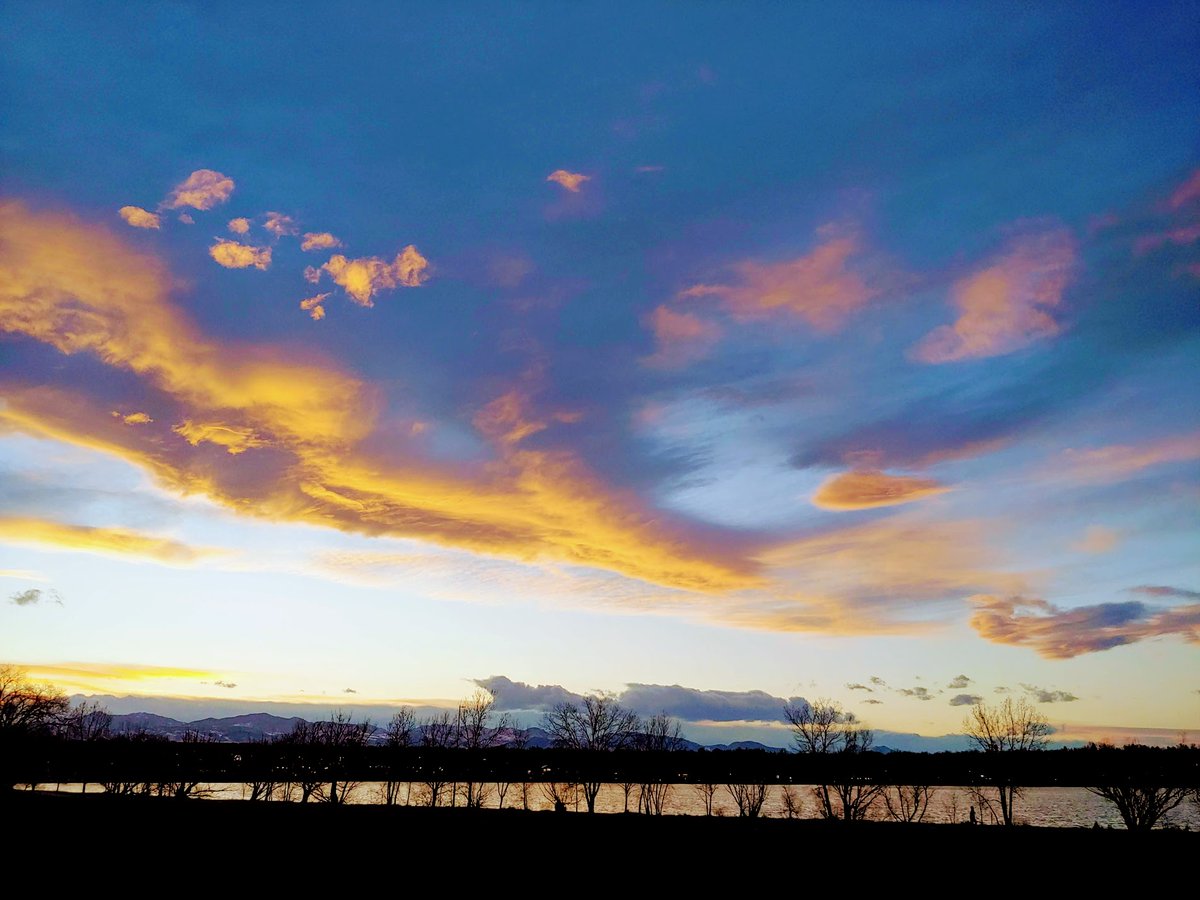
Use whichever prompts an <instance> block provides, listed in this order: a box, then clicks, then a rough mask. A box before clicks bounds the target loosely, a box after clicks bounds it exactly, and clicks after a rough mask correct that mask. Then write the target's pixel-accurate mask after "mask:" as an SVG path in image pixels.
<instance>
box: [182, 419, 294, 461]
mask: <svg viewBox="0 0 1200 900" xmlns="http://www.w3.org/2000/svg"><path fill="white" fill-rule="evenodd" d="M171 430H172V431H173V432H175V433H176V434H177V435H179V436H180V437H181V438H183V439H184V440H185V441H187V442H188V443H189V444H191V445H192V446H193V447H197V446H199V445H200V444H203V443H209V444H216V445H217V446H220V447H224V448H225V450H226V451H227V452H228V453H229V454H231V455H233V456H237V455H238V454H239V453H245V452H246V451H247V450H253V449H254V448H256V447H268V446H270V441H267V440H264V439H263V438H261V437H259V436H258V435H257V434H255V433H254V431H253V430H252V429H250V428H245V427H238V426H236V425H222V424H221V423H220V422H193V421H191V420H190V419H184V421H183V422H181V423H180V424H178V425H176V426H175V427H174V428H172V429H171Z"/></svg>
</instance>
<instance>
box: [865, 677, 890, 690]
mask: <svg viewBox="0 0 1200 900" xmlns="http://www.w3.org/2000/svg"><path fill="white" fill-rule="evenodd" d="M867 681H869V682H871V684H873V685H875V687H881V688H885V687H887V686H888V685H887V682H886V681H884V680H883V679H882V678H880V677H879V676H878V675H872V676H871V677H870V678H868V679H867Z"/></svg>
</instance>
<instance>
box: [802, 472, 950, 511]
mask: <svg viewBox="0 0 1200 900" xmlns="http://www.w3.org/2000/svg"><path fill="white" fill-rule="evenodd" d="M948 490H950V489H949V488H948V487H946V486H944V485H942V484H940V483H939V482H937V481H934V480H933V479H932V478H914V477H912V476H910V475H888V474H887V473H886V472H881V471H879V470H878V469H859V470H856V471H852V472H842V473H841V474H840V475H834V476H832V477H831V478H828V479H826V480H825V481H824V482H823V483H822V484H821V486H820V487H818V488H817V490H816V493H814V494H813V496H812V503H813V506H819V507H821V508H822V509H837V510H845V509H872V508H874V507H877V506H896V505H897V504H900V503H912V502H913V501H914V500H922V499H924V498H925V497H934V496H936V495H938V494H944V493H945V492H946V491H948Z"/></svg>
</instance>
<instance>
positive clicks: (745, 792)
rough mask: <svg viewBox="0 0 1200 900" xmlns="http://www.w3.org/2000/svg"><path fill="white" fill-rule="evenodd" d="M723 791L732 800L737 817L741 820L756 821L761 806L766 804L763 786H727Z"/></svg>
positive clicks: (765, 792)
mask: <svg viewBox="0 0 1200 900" xmlns="http://www.w3.org/2000/svg"><path fill="white" fill-rule="evenodd" d="M725 790H727V791H729V796H730V797H732V798H733V804H734V806H736V807H737V811H738V817H739V818H742V819H757V818H758V816H759V813H761V812H762V808H763V804H764V803H766V802H767V786H766V785H765V784H727V785H725Z"/></svg>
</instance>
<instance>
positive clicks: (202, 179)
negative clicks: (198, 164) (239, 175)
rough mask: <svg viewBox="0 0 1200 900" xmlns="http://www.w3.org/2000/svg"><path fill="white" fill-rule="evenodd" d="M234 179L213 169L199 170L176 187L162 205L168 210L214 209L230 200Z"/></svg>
mask: <svg viewBox="0 0 1200 900" xmlns="http://www.w3.org/2000/svg"><path fill="white" fill-rule="evenodd" d="M233 187H234V184H233V179H232V178H229V177H227V176H225V175H222V174H221V173H220V172H214V171H213V170H212V169H197V170H196V171H195V172H193V173H192V174H191V175H189V176H188V177H187V178H185V179H184V180H183V181H181V182H180V183H179V184H177V185H175V187H174V188H173V189H172V191H171V193H169V194H168V195H167V199H166V200H164V201H163V202H162V205H163V206H164V207H165V208H167V209H179V207H181V206H190V207H192V208H193V209H212V208H213V207H214V206H218V205H220V204H222V203H224V202H225V201H226V200H228V199H229V197H230V195H231V194H232V193H233Z"/></svg>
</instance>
